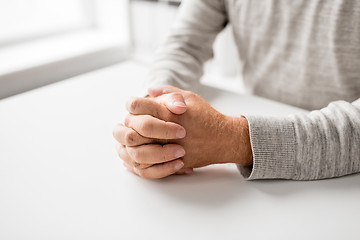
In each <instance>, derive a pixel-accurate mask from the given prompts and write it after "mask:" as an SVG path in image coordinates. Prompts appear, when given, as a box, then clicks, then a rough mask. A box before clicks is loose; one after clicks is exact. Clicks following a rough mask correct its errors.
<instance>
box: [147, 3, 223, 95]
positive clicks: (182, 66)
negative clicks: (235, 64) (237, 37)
mask: <svg viewBox="0 0 360 240" xmlns="http://www.w3.org/2000/svg"><path fill="white" fill-rule="evenodd" d="M226 24H227V17H226V13H225V7H224V3H223V0H197V1H194V0H184V1H182V4H181V6H180V9H179V14H178V17H177V19H176V21H175V24H174V26H173V28H172V31H171V33H170V35H169V36H168V37H167V39H166V41H165V43H164V44H163V45H162V46H161V48H160V49H159V50H158V52H157V54H156V57H155V60H154V61H153V63H152V65H151V67H150V72H149V77H148V81H147V84H146V85H147V86H146V87H154V86H161V85H173V86H176V87H180V88H182V89H188V90H190V89H191V90H195V89H196V88H197V86H198V85H199V81H200V77H201V76H202V74H203V63H204V62H205V61H207V60H209V59H210V58H211V57H212V56H213V50H212V45H213V42H214V39H215V37H216V35H217V34H218V33H219V32H220V31H221V30H222V29H223V28H224V27H225V26H226Z"/></svg>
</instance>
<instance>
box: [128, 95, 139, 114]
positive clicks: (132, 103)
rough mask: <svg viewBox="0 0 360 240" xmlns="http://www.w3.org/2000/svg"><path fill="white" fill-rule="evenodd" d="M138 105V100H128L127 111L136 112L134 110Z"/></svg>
mask: <svg viewBox="0 0 360 240" xmlns="http://www.w3.org/2000/svg"><path fill="white" fill-rule="evenodd" d="M138 105H139V98H133V99H131V100H130V103H129V110H130V111H131V112H135V111H136V108H137V107H138Z"/></svg>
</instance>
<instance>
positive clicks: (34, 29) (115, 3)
mask: <svg viewBox="0 0 360 240" xmlns="http://www.w3.org/2000/svg"><path fill="white" fill-rule="evenodd" d="M128 18H129V16H128V1H127V0H106V1H105V0H102V1H101V0H51V1H49V0H11V1H7V0H0V29H1V31H0V62H1V63H2V64H1V65H0V98H3V97H7V96H10V95H13V94H16V93H19V92H22V91H26V90H29V89H32V88H35V87H39V86H42V85H45V84H48V83H52V82H55V81H59V80H62V79H66V78H69V77H71V76H75V75H77V74H80V73H83V72H87V71H90V70H93V69H96V68H99V67H103V66H106V65H109V64H113V63H116V62H119V61H121V60H122V59H124V58H125V57H126V56H127V53H128V51H129V44H130V36H129V35H130V34H129V26H128V24H129V21H128Z"/></svg>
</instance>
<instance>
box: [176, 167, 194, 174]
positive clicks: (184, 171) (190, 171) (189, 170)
mask: <svg viewBox="0 0 360 240" xmlns="http://www.w3.org/2000/svg"><path fill="white" fill-rule="evenodd" d="M193 172H194V169H193V168H183V169H180V170H179V171H177V172H176V173H175V174H176V175H185V174H192V173H193Z"/></svg>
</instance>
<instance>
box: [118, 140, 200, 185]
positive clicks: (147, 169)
mask: <svg viewBox="0 0 360 240" xmlns="http://www.w3.org/2000/svg"><path fill="white" fill-rule="evenodd" d="M117 151H118V154H119V156H120V158H121V159H122V160H124V166H125V167H126V168H127V169H128V170H129V171H131V172H132V173H134V174H136V175H139V176H141V177H143V178H163V177H166V176H169V175H172V174H177V175H184V174H192V173H193V169H192V168H186V169H182V167H183V166H184V163H183V162H182V161H181V160H179V159H176V160H173V161H169V162H166V163H161V164H156V165H150V164H139V163H137V162H135V161H134V160H133V159H132V158H131V156H130V155H129V154H128V152H127V150H126V147H125V146H123V145H121V144H117Z"/></svg>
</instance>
